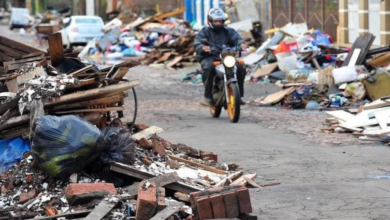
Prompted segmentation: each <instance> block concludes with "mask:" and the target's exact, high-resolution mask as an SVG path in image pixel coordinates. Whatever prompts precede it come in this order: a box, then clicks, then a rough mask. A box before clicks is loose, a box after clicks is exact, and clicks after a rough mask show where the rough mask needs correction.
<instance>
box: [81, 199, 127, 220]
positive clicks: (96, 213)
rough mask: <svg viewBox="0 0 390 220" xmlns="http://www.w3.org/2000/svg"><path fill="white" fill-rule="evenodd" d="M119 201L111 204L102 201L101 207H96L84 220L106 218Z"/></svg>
mask: <svg viewBox="0 0 390 220" xmlns="http://www.w3.org/2000/svg"><path fill="white" fill-rule="evenodd" d="M118 202H119V200H115V201H113V202H109V201H107V200H102V201H101V202H100V203H99V205H97V206H96V207H95V209H94V210H92V212H90V213H89V214H88V216H87V217H85V218H84V220H100V219H102V218H104V216H106V215H107V214H108V213H109V212H110V211H111V210H112V209H113V208H114V207H115V206H116V204H118Z"/></svg>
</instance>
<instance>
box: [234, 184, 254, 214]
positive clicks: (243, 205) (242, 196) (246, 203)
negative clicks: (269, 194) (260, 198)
mask: <svg viewBox="0 0 390 220" xmlns="http://www.w3.org/2000/svg"><path fill="white" fill-rule="evenodd" d="M236 196H237V200H238V206H239V208H240V214H249V213H252V204H251V198H250V195H249V191H248V189H247V188H241V189H238V190H236Z"/></svg>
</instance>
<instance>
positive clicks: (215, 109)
mask: <svg viewBox="0 0 390 220" xmlns="http://www.w3.org/2000/svg"><path fill="white" fill-rule="evenodd" d="M221 112H222V108H221V107H214V106H213V107H210V114H211V116H213V118H219V116H220V115H221Z"/></svg>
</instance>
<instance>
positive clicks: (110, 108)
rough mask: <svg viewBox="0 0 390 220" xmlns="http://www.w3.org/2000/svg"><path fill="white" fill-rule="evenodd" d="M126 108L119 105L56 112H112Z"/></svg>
mask: <svg viewBox="0 0 390 220" xmlns="http://www.w3.org/2000/svg"><path fill="white" fill-rule="evenodd" d="M123 110H125V108H124V107H123V106H119V107H107V108H94V109H74V110H68V111H58V112H57V111H55V112H53V113H54V114H59V115H62V114H71V113H85V112H111V111H123Z"/></svg>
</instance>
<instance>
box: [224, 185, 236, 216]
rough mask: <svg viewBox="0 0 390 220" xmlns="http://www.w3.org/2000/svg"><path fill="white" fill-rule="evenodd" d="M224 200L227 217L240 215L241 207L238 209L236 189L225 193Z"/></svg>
mask: <svg viewBox="0 0 390 220" xmlns="http://www.w3.org/2000/svg"><path fill="white" fill-rule="evenodd" d="M223 201H224V203H225V207H226V217H227V218H235V217H238V215H239V209H238V201H237V198H236V193H235V192H234V191H233V192H226V193H224V194H223Z"/></svg>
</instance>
